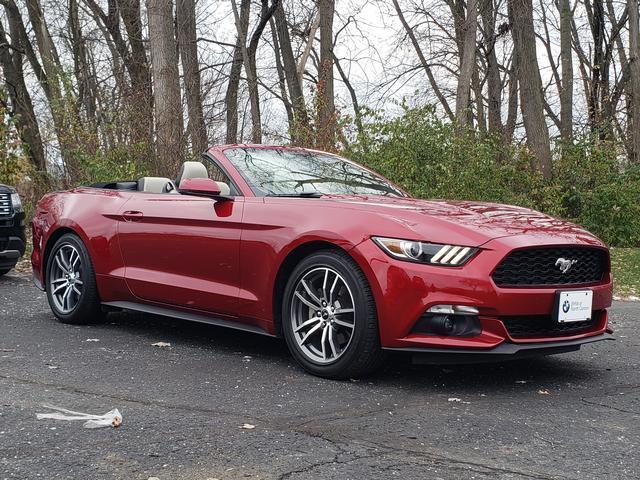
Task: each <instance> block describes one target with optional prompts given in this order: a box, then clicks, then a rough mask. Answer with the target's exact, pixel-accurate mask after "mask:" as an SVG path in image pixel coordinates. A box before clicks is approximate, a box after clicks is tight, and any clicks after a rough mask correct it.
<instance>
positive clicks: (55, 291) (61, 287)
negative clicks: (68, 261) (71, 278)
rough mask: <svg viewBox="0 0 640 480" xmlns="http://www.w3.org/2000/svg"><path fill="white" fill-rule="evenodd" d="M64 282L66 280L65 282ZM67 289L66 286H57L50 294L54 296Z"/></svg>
mask: <svg viewBox="0 0 640 480" xmlns="http://www.w3.org/2000/svg"><path fill="white" fill-rule="evenodd" d="M65 281H66V280H65ZM67 287H68V284H66V283H64V284H62V285H58V286H57V287H56V288H55V289H54V290H53V291H52V292H51V294H52V295H55V294H56V293H58V292H59V291H60V290H62V289H65V288H67Z"/></svg>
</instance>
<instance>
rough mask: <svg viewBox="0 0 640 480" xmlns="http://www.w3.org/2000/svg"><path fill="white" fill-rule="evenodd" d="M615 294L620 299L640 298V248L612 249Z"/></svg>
mask: <svg viewBox="0 0 640 480" xmlns="http://www.w3.org/2000/svg"><path fill="white" fill-rule="evenodd" d="M611 270H612V272H613V292H614V294H615V295H617V296H620V297H630V296H635V297H640V248H612V249H611Z"/></svg>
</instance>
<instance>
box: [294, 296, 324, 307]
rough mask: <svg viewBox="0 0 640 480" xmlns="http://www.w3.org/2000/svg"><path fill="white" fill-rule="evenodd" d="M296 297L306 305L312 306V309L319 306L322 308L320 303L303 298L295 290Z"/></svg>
mask: <svg viewBox="0 0 640 480" xmlns="http://www.w3.org/2000/svg"><path fill="white" fill-rule="evenodd" d="M296 297H298V298H299V299H300V301H301V302H302V303H304V304H305V305H306V306H307V307H309V308H312V309H313V310H319V309H320V308H322V307H321V306H320V305H314V304H313V303H311V302H310V301H309V300H307V299H306V298H304V297H303V296H302V294H301V293H300V292H296Z"/></svg>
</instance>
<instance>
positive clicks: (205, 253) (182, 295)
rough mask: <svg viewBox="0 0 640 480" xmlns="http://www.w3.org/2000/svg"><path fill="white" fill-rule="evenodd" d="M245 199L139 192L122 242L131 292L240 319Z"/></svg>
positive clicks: (122, 226) (127, 212)
mask: <svg viewBox="0 0 640 480" xmlns="http://www.w3.org/2000/svg"><path fill="white" fill-rule="evenodd" d="M243 209H244V197H240V196H239V197H235V198H234V199H233V200H214V199H211V198H205V197H197V196H189V195H170V194H152V193H135V194H133V195H132V197H131V199H130V200H129V201H128V202H127V203H126V204H125V205H124V207H123V208H122V211H121V221H120V222H119V224H118V238H119V240H120V248H121V250H122V256H123V259H124V264H125V278H126V282H127V285H128V287H129V289H130V290H131V292H132V293H133V294H134V295H135V296H137V297H138V298H140V299H142V300H146V301H152V302H159V303H163V304H170V305H176V306H180V307H188V308H193V309H198V310H205V311H208V312H215V313H218V314H222V315H227V316H234V312H236V310H237V308H236V307H237V304H238V294H239V284H240V279H239V266H238V263H239V251H240V235H241V231H242V214H243Z"/></svg>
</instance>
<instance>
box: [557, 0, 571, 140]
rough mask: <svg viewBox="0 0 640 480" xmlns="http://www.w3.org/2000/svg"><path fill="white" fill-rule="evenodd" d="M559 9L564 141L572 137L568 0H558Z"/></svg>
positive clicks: (569, 9) (561, 116) (562, 132)
mask: <svg viewBox="0 0 640 480" xmlns="http://www.w3.org/2000/svg"><path fill="white" fill-rule="evenodd" d="M558 7H559V9H560V64H561V65H562V83H561V84H560V87H561V89H560V136H561V138H562V140H564V141H565V142H569V141H570V140H571V138H572V137H573V50H572V48H571V17H572V15H573V14H572V12H571V5H570V3H569V0H558Z"/></svg>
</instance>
